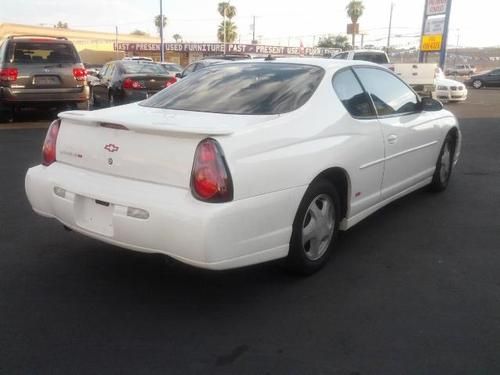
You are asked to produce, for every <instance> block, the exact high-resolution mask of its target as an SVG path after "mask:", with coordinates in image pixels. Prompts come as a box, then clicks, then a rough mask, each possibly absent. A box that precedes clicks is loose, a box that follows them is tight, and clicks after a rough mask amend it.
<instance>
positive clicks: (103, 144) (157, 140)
mask: <svg viewBox="0 0 500 375" xmlns="http://www.w3.org/2000/svg"><path fill="white" fill-rule="evenodd" d="M59 116H60V117H61V119H62V123H61V129H60V131H59V136H58V139H57V155H56V158H57V161H59V162H63V163H67V164H71V165H74V166H77V167H81V168H83V169H88V170H93V171H98V172H102V173H106V174H112V175H116V176H121V177H126V178H132V179H137V180H143V181H149V182H155V183H160V184H165V185H171V186H177V187H182V188H189V183H190V175H191V168H192V164H193V157H194V154H195V151H196V147H197V145H198V143H199V142H200V141H201V140H202V139H204V138H207V137H211V136H216V137H224V136H230V135H231V134H233V133H234V132H235V131H236V130H237V129H241V128H243V127H248V126H249V125H252V124H256V123H261V122H263V121H267V120H270V119H272V118H275V117H277V116H276V115H272V116H236V115H235V116H231V115H221V114H214V113H197V112H188V111H173V110H165V109H158V108H148V107H142V106H140V105H138V104H136V103H134V104H130V105H126V106H120V107H118V108H109V109H104V110H99V111H92V112H88V111H70V112H63V113H61V114H60V115H59Z"/></svg>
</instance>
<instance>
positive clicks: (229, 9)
mask: <svg viewBox="0 0 500 375" xmlns="http://www.w3.org/2000/svg"><path fill="white" fill-rule="evenodd" d="M224 9H225V10H226V13H225V14H224ZM217 10H218V11H219V14H220V15H221V16H222V17H227V18H229V20H231V19H233V17H234V16H236V7H235V6H234V5H229V2H226V1H223V2H221V3H219V5H218V6H217Z"/></svg>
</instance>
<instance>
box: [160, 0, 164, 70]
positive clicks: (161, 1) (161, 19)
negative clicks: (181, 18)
mask: <svg viewBox="0 0 500 375" xmlns="http://www.w3.org/2000/svg"><path fill="white" fill-rule="evenodd" d="M162 3H163V0H160V61H161V62H163V61H164V60H165V53H164V51H163V5H162Z"/></svg>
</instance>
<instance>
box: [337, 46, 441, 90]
mask: <svg viewBox="0 0 500 375" xmlns="http://www.w3.org/2000/svg"><path fill="white" fill-rule="evenodd" d="M333 58H334V59H343V60H363V61H370V62H373V63H377V64H381V65H384V66H386V67H387V68H389V69H390V70H392V71H393V72H394V73H396V74H397V75H398V76H399V77H401V79H403V81H405V82H406V83H408V84H409V85H410V86H411V87H412V88H413V89H414V90H415V91H416V92H417V93H418V94H420V95H421V96H432V93H433V92H434V91H435V88H436V86H435V81H434V80H435V78H436V74H437V71H438V70H437V69H438V67H437V64H417V63H408V64H393V63H391V62H390V60H389V56H387V53H385V52H384V51H380V50H373V49H357V50H353V51H346V52H342V53H338V54H336V55H335V56H333Z"/></svg>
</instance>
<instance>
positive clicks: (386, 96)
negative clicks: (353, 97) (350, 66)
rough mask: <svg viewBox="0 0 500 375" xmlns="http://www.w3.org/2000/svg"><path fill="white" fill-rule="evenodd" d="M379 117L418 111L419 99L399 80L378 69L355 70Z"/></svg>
mask: <svg viewBox="0 0 500 375" xmlns="http://www.w3.org/2000/svg"><path fill="white" fill-rule="evenodd" d="M354 70H355V72H356V74H357V75H358V77H359V79H360V81H361V84H362V85H363V86H364V88H365V89H366V91H367V92H368V93H369V94H370V96H371V98H372V100H373V104H374V105H375V108H376V110H377V114H378V115H379V116H390V115H396V114H406V113H412V112H417V111H418V103H419V101H418V98H417V96H416V95H415V93H414V92H413V91H412V90H411V89H410V88H409V87H408V86H406V84H405V83H403V82H402V81H401V80H400V79H399V78H397V77H395V76H394V75H392V74H391V73H389V72H386V71H383V70H382V69H376V68H354Z"/></svg>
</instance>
